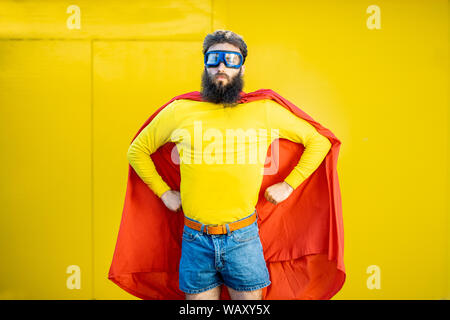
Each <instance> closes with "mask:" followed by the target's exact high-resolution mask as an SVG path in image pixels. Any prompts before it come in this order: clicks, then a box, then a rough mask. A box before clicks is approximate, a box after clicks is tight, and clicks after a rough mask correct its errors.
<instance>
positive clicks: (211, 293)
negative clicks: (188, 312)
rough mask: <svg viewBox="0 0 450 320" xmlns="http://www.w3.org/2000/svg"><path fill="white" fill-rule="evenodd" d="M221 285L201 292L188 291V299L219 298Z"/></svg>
mask: <svg viewBox="0 0 450 320" xmlns="http://www.w3.org/2000/svg"><path fill="white" fill-rule="evenodd" d="M221 288H222V287H221V286H217V287H215V288H212V289H210V290H207V291H203V292H200V293H194V294H189V293H186V300H219V299H220V292H221Z"/></svg>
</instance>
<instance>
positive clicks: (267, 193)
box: [264, 189, 278, 204]
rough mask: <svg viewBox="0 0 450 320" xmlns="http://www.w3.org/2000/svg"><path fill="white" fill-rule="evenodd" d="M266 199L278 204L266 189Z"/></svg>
mask: <svg viewBox="0 0 450 320" xmlns="http://www.w3.org/2000/svg"><path fill="white" fill-rule="evenodd" d="M264 197H265V198H266V199H267V201H269V202H270V203H272V204H278V202H277V201H276V200H275V199H274V198H273V197H272V195H271V193H270V192H269V191H268V190H267V189H266V192H265V193H264Z"/></svg>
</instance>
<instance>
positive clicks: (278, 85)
mask: <svg viewBox="0 0 450 320" xmlns="http://www.w3.org/2000/svg"><path fill="white" fill-rule="evenodd" d="M72 4H75V5H77V6H78V7H79V8H80V21H81V24H80V29H71V28H69V27H68V25H69V26H70V25H71V23H72V21H73V20H71V16H72V15H73V14H72V13H70V12H69V13H67V8H68V7H69V6H70V5H72ZM370 5H377V6H378V7H379V8H380V13H381V15H380V21H381V29H373V30H371V29H369V28H368V27H367V24H366V22H367V20H368V19H369V17H370V16H371V15H372V14H371V13H367V12H366V9H367V8H368V7H369V6H370ZM448 14H449V5H448V1H443V0H433V1H420V0H413V1H406V0H404V1H399V0H397V1H379V0H377V1H375V2H373V1H331V0H327V1H318V2H313V1H306V0H305V1H282V0H280V1H261V0H260V1H256V0H252V1H247V0H246V1H237V0H192V1H168V0H158V1H143V0H142V1H126V2H123V1H117V0H116V1H106V0H105V1H20V2H18V1H12V0H9V1H0V68H1V71H0V131H1V133H0V147H1V150H2V157H1V160H0V161H1V163H0V180H1V191H0V197H1V198H0V203H1V208H0V212H1V216H0V257H1V258H0V259H1V264H0V299H134V297H133V296H131V295H129V294H128V293H126V292H125V291H123V290H121V289H120V288H119V287H117V286H116V285H115V284H113V283H112V282H111V281H109V280H108V279H107V273H108V269H109V266H110V263H111V259H112V254H113V251H114V246H115V241H116V237H117V233H118V229H119V224H120V218H121V213H122V206H123V200H124V198H125V188H126V178H127V173H128V165H127V159H126V151H127V148H128V145H129V143H130V142H131V139H132V138H133V136H134V134H135V133H136V132H137V130H138V129H139V128H140V126H141V125H142V124H143V123H144V121H145V120H146V119H147V118H148V117H149V116H150V115H151V114H152V113H153V112H154V111H155V110H156V109H157V108H159V107H160V106H161V105H162V104H164V103H165V102H167V101H168V100H170V99H171V98H172V97H174V96H176V95H179V94H182V93H186V92H190V91H198V90H200V79H201V72H202V68H203V62H202V58H203V56H202V52H201V48H202V41H203V38H204V37H205V36H206V34H208V33H210V32H212V31H213V30H215V29H218V28H224V29H229V30H233V31H234V32H236V33H238V34H241V35H242V36H243V37H244V39H245V40H246V42H247V45H248V48H249V54H248V57H247V60H246V73H245V77H244V80H245V87H244V91H246V92H251V91H254V90H257V89H261V88H270V89H272V90H274V91H276V92H278V93H279V94H281V95H282V96H283V97H285V98H287V99H288V100H290V101H292V102H293V103H295V104H296V105H297V106H299V107H300V108H301V109H302V110H303V111H305V112H306V113H308V114H309V115H310V116H312V117H313V118H314V119H315V120H316V121H318V122H319V123H321V124H322V125H323V126H325V127H327V128H329V129H330V130H331V131H332V132H333V133H334V134H335V135H336V136H337V137H338V138H339V139H340V140H341V142H342V146H341V150H340V157H339V161H338V170H339V177H340V185H341V192H342V201H343V202H342V204H343V217H344V232H345V264H346V271H347V280H346V282H345V284H344V287H343V288H342V290H341V291H340V292H339V293H338V294H337V295H336V296H335V297H334V299H449V298H450V277H449V253H448V250H449V247H450V242H449V241H450V237H449V219H448V214H449V201H448V197H449V189H450V188H449V184H448V181H449V176H448V146H449V141H448V136H449V130H448V128H449V125H448V124H449V112H448V109H449V104H448ZM70 265H78V266H79V267H80V269H81V288H80V289H68V288H67V286H66V280H67V278H68V277H69V274H67V273H66V269H67V267H68V266H70ZM371 265H376V266H378V267H379V269H380V271H381V273H380V283H381V288H380V289H369V288H368V286H367V279H368V278H369V277H370V275H371V274H370V273H367V268H368V267H369V266H371Z"/></svg>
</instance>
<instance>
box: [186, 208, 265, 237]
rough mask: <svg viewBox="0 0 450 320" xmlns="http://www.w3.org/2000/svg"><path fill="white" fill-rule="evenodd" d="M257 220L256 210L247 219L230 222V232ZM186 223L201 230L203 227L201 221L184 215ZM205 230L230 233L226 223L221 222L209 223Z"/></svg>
mask: <svg viewBox="0 0 450 320" xmlns="http://www.w3.org/2000/svg"><path fill="white" fill-rule="evenodd" d="M255 221H256V211H255V212H254V213H253V214H252V215H251V216H249V217H247V218H245V219H242V220H239V221H235V222H232V223H228V227H229V228H230V232H232V231H234V230H238V229H241V228H244V227H246V226H249V225H251V224H252V223H253V222H255ZM184 224H185V225H186V226H188V227H189V228H192V229H194V230H197V231H201V229H202V224H201V223H198V222H195V221H192V220H189V219H188V218H186V217H184ZM203 232H204V233H206V234H227V233H228V232H227V227H226V224H221V225H217V224H207V225H205V227H204V228H203Z"/></svg>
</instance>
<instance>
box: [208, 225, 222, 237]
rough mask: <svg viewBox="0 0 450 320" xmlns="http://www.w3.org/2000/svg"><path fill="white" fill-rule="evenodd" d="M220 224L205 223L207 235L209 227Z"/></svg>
mask: <svg viewBox="0 0 450 320" xmlns="http://www.w3.org/2000/svg"><path fill="white" fill-rule="evenodd" d="M218 226H219V225H218V224H206V225H205V231H206V232H205V233H206V234H207V235H209V232H208V227H218Z"/></svg>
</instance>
